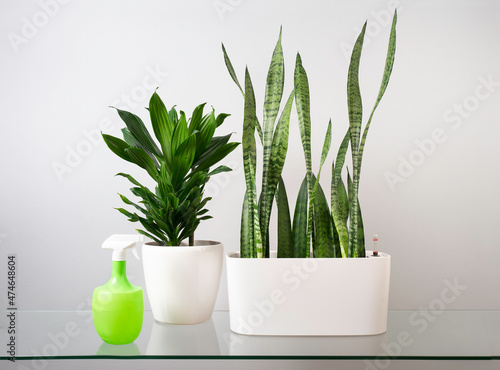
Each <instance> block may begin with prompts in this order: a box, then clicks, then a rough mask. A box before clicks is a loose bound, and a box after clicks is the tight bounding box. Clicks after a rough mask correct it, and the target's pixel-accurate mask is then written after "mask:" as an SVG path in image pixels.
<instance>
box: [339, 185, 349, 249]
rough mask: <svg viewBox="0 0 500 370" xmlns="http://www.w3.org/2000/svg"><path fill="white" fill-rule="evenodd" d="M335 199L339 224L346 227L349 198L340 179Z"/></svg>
mask: <svg viewBox="0 0 500 370" xmlns="http://www.w3.org/2000/svg"><path fill="white" fill-rule="evenodd" d="M337 199H338V205H339V211H340V212H339V214H340V220H341V223H342V225H347V219H348V218H349V198H348V196H347V191H346V188H345V185H344V181H343V180H342V179H340V181H339V182H338V183H337ZM346 229H347V227H346ZM346 245H347V244H346Z"/></svg>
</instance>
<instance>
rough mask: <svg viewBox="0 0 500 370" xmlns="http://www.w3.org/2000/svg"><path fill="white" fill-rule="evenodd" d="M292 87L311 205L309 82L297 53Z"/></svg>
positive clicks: (310, 229)
mask: <svg viewBox="0 0 500 370" xmlns="http://www.w3.org/2000/svg"><path fill="white" fill-rule="evenodd" d="M294 87H295V106H296V108H297V115H298V118H299V129H300V139H301V141H302V148H303V149H304V158H305V162H306V179H307V191H308V196H309V202H310V203H312V199H313V197H312V195H313V181H312V160H311V108H310V97H309V82H308V79H307V74H306V71H305V69H304V67H303V65H302V58H301V57H300V54H299V53H297V58H296V61H295V71H294ZM312 217H313V215H312V212H310V213H309V215H308V222H307V236H306V238H307V243H308V247H307V250H309V245H310V244H309V243H310V240H311V232H312V221H313V220H312Z"/></svg>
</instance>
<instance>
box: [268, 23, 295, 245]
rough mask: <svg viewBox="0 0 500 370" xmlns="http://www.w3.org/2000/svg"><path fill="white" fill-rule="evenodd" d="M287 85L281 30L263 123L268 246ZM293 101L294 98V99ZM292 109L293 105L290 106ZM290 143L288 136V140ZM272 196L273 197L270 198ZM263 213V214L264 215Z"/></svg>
mask: <svg viewBox="0 0 500 370" xmlns="http://www.w3.org/2000/svg"><path fill="white" fill-rule="evenodd" d="M284 83H285V67H284V61H283V49H282V47H281V29H280V34H279V37H278V42H277V43H276V46H275V48H274V51H273V55H272V58H271V64H270V66H269V70H268V72H267V79H266V91H265V96H264V119H263V121H262V126H263V127H262V128H263V130H264V137H263V141H262V146H263V165H262V167H263V169H262V193H261V211H260V212H261V213H260V220H261V230H262V242H263V245H264V246H266V245H267V244H268V237H269V233H268V229H269V228H268V224H269V219H270V217H271V208H272V203H273V197H274V194H275V193H276V186H277V185H278V178H279V176H280V175H281V170H280V171H279V172H280V173H279V174H277V175H275V180H276V181H275V183H274V184H269V167H270V162H271V160H272V159H271V146H272V145H275V143H274V142H273V136H274V135H273V133H274V124H275V122H276V117H277V116H278V112H279V107H280V103H281V98H282V96H283V86H284ZM292 101H293V98H292ZM290 109H291V104H290ZM286 141H287V143H288V135H287V138H286ZM270 194H271V196H270ZM262 212H263V213H262Z"/></svg>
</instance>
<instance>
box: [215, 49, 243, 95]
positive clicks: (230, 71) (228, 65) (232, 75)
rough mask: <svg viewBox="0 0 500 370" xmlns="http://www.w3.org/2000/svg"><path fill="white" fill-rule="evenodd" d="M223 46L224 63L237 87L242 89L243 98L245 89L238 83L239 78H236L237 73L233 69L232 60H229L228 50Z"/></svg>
mask: <svg viewBox="0 0 500 370" xmlns="http://www.w3.org/2000/svg"><path fill="white" fill-rule="evenodd" d="M221 45H222V53H223V54H224V63H225V64H226V68H227V71H228V72H229V75H230V76H231V78H232V79H233V81H234V83H235V84H236V86H238V88H239V89H240V91H241V93H242V94H243V96H245V93H244V92H243V89H242V88H241V85H240V83H239V81H238V77H236V73H235V72H234V68H233V65H232V63H231V60H230V59H229V56H228V55H227V53H226V48H225V47H224V44H221Z"/></svg>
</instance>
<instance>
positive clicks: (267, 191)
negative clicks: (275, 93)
mask: <svg viewBox="0 0 500 370" xmlns="http://www.w3.org/2000/svg"><path fill="white" fill-rule="evenodd" d="M293 99H294V92H293V91H292V93H291V94H290V96H289V98H288V100H287V103H286V104H285V108H284V109H283V112H282V113H281V116H280V118H279V120H278V123H277V125H276V130H275V131H274V135H273V141H272V144H271V147H270V150H271V152H270V155H269V165H268V168H267V171H266V172H264V175H263V187H262V196H261V201H262V204H261V207H262V208H261V210H260V220H261V228H262V229H264V227H265V230H266V233H265V234H266V236H265V237H263V238H262V239H263V243H266V244H267V243H268V239H269V235H268V232H267V230H268V225H269V220H270V218H271V209H272V202H273V199H274V195H275V193H276V189H277V186H278V181H279V179H280V177H281V173H282V171H283V166H284V164H285V159H286V154H287V151H288V133H289V126H290V112H291V110H292V104H293Z"/></svg>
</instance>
